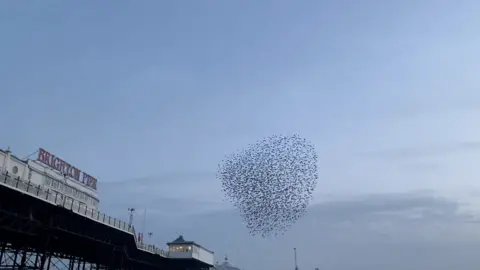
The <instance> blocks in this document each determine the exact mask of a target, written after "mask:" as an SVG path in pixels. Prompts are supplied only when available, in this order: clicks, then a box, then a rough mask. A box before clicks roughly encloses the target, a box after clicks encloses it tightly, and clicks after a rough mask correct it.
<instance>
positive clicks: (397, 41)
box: [0, 0, 480, 270]
mask: <svg viewBox="0 0 480 270" xmlns="http://www.w3.org/2000/svg"><path fill="white" fill-rule="evenodd" d="M479 11H480V3H479V2H477V1H443V0H438V1H433V0H431V1H429V0H425V1H375V0H365V1H347V0H345V1H313V0H311V1H310V0H304V1H295V2H293V1H281V0H278V1H267V0H262V1H258V0H257V1H147V0H143V1H81V2H66V1H49V2H48V3H47V2H46V1H35V2H33V1H28V2H27V1H4V2H1V3H0V33H2V36H1V43H2V46H1V48H2V49H1V50H0V59H1V61H0V91H1V92H0V93H1V97H2V100H3V102H2V104H3V112H4V113H3V115H4V117H3V122H4V127H5V129H4V130H3V132H1V133H0V147H2V148H6V147H7V146H11V147H12V149H13V151H14V153H16V154H17V155H19V156H26V155H28V154H30V153H31V152H33V151H35V150H36V149H37V148H38V147H44V148H45V149H47V150H49V151H51V152H53V153H55V154H57V155H59V156H61V157H62V158H64V159H65V160H67V161H69V162H70V163H72V164H74V165H75V166H78V167H79V168H81V169H82V170H84V171H86V172H87V173H89V174H91V175H94V176H96V177H97V178H98V181H99V192H100V199H101V204H102V206H101V207H102V209H104V210H105V211H107V212H110V213H115V214H116V215H119V216H125V219H126V218H127V213H126V211H125V209H124V208H126V207H129V206H127V205H123V204H121V203H122V202H121V201H119V196H123V197H125V196H127V197H128V196H132V197H133V199H131V200H130V201H131V204H136V206H137V207H140V208H143V207H147V208H148V209H149V211H150V212H152V214H149V220H150V219H155V218H157V219H158V218H160V217H161V218H163V219H167V220H176V218H180V217H179V216H184V218H189V217H191V215H193V214H196V215H199V214H205V213H206V212H212V211H220V210H221V209H224V208H228V207H229V205H227V204H225V203H224V202H223V201H222V195H221V193H220V185H219V183H218V181H217V180H216V179H215V177H214V176H215V170H216V168H217V164H218V163H219V162H220V161H221V159H222V157H223V156H224V155H225V154H227V153H230V152H232V151H235V150H236V149H238V148H241V147H244V146H246V145H247V144H249V143H252V142H255V141H256V140H258V139H261V138H263V137H265V136H269V135H271V134H276V133H287V134H288V133H299V134H301V135H302V136H304V137H307V138H308V139H310V140H311V141H313V142H314V143H315V144H316V147H317V150H318V152H319V159H320V168H321V171H320V181H319V185H318V188H317V190H316V193H315V202H316V203H322V202H325V201H332V200H333V201H338V200H340V201H341V200H351V199H352V198H356V196H369V194H399V193H409V192H417V191H418V190H421V191H427V190H428V191H429V192H431V193H434V194H436V195H435V196H442V197H445V198H448V199H449V200H452V201H454V202H455V203H458V204H459V206H458V208H459V210H458V211H467V212H469V213H470V212H475V211H477V210H478V207H480V204H479V203H478V202H477V201H478V199H476V197H477V196H478V194H479V193H478V192H477V190H478V187H479V184H478V178H479V176H480V170H479V169H478V166H477V163H478V161H479V160H480V155H479V150H480V140H479V137H480V128H478V124H477V123H478V119H479V117H480V91H478V88H479V85H480V77H479V76H477V74H478V72H479V71H480V69H479V65H478V63H479V62H480V50H478V48H480V28H478V25H479V23H480V19H478V14H479ZM119 194H121V195H119ZM429 194H430V193H429ZM135 198H137V199H135ZM382 198H383V197H382ZM162 204H163V205H167V204H169V205H172V206H171V207H167V208H162V207H159V205H162ZM119 205H120V206H119ZM155 213H156V214H155ZM173 216H175V217H173ZM152 222H154V221H152ZM172 224H174V222H172ZM157 225H158V224H157ZM158 226H160V225H158ZM165 226H167V225H165ZM172 226H173V225H172ZM225 226H226V225H225ZM399 226H400V225H399ZM167 227H168V226H167ZM185 230H186V231H188V230H187V229H185ZM452 230H453V229H452ZM193 231H195V230H193ZM175 233H176V232H175V229H171V234H175ZM299 233H300V232H299ZM157 237H160V236H157ZM186 237H187V238H192V237H193V238H195V237H201V236H198V235H193V236H191V237H188V236H186ZM164 238H166V239H165V240H171V239H169V238H170V236H165V237H163V236H162V238H158V239H157V240H158V241H160V240H161V241H163V240H164ZM172 238H173V236H172ZM206 241H210V242H209V244H211V245H213V246H214V247H213V248H212V249H214V248H215V247H217V248H219V249H228V245H223V246H222V245H220V244H218V243H216V242H215V241H213V240H208V239H207V240H206ZM252 241H253V240H252ZM255 241H257V240H255ZM332 241H333V240H332ZM249 245H251V243H249V242H246V243H245V246H249ZM412 245H413V244H412ZM221 252H223V251H221ZM225 252H227V251H225ZM239 253H240V251H237V256H238V258H239V259H238V263H239V264H242V263H243V264H244V265H245V267H247V266H248V263H249V261H248V259H245V260H243V261H242V260H241V259H240V258H242V256H244V255H241V254H239ZM232 256H234V255H233V254H232ZM245 256H246V255H245ZM312 256H313V255H312ZM432 256H433V255H432ZM437 257H438V256H437ZM340 261H341V260H340ZM280 265H281V264H280ZM312 265H313V263H312ZM334 265H335V262H332V266H334ZM366 265H369V264H368V263H366ZM404 266H405V267H406V268H408V266H409V265H408V263H406V264H405V265H404ZM410 266H411V265H410ZM263 267H264V268H265V269H266V270H268V269H269V268H268V266H263ZM272 267H273V266H272ZM418 267H420V266H418ZM267 268H268V269H267ZM272 269H273V268H272ZM398 269H403V268H398ZM408 269H413V268H408ZM418 269H421V268H418ZM437 269H440V268H437ZM465 269H470V268H465Z"/></svg>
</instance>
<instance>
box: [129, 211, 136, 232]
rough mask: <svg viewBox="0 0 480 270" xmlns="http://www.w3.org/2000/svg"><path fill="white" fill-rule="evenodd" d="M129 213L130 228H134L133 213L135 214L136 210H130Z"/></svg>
mask: <svg viewBox="0 0 480 270" xmlns="http://www.w3.org/2000/svg"><path fill="white" fill-rule="evenodd" d="M128 211H129V212H130V219H129V220H128V226H130V227H132V223H133V213H134V212H135V208H128Z"/></svg>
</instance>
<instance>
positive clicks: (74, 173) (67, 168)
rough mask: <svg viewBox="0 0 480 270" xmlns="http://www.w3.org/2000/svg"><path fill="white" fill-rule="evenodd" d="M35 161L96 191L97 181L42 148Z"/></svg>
mask: <svg viewBox="0 0 480 270" xmlns="http://www.w3.org/2000/svg"><path fill="white" fill-rule="evenodd" d="M37 160H38V161H40V162H41V163H43V164H45V165H47V166H48V167H50V168H52V169H54V170H57V171H59V172H61V173H62V174H63V175H67V176H70V177H71V178H73V179H75V180H77V181H78V182H80V183H83V184H85V185H87V186H88V187H91V188H93V189H95V190H96V189H97V179H96V178H95V177H93V176H90V175H89V174H87V173H85V172H82V171H81V170H80V169H77V168H75V167H74V166H72V165H70V164H69V163H67V162H66V161H64V160H62V159H61V158H59V157H57V156H55V155H52V154H50V153H49V152H47V151H45V150H44V149H43V148H40V150H39V151H38V157H37Z"/></svg>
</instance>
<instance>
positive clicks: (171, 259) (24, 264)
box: [0, 148, 214, 270]
mask: <svg viewBox="0 0 480 270" xmlns="http://www.w3.org/2000/svg"><path fill="white" fill-rule="evenodd" d="M99 204H100V200H99V197H98V191H97V179H96V178H95V177H94V176H92V175H91V174H89V173H87V172H84V171H82V170H81V169H80V168H79V167H76V166H74V165H73V164H70V163H69V162H67V161H65V160H63V159H61V158H60V157H58V156H56V155H54V154H52V153H50V152H48V151H46V150H45V149H42V148H40V149H39V150H38V151H37V152H36V158H35V159H28V158H27V159H21V158H18V157H17V156H15V155H14V154H12V153H11V151H10V149H8V150H0V269H56V268H53V267H51V266H52V265H53V264H54V263H53V262H52V261H53V259H57V261H61V262H62V263H63V264H66V266H65V267H60V268H59V267H57V269H165V270H187V269H189V270H194V269H209V268H211V267H213V266H214V253H213V252H212V251H210V250H208V249H206V248H204V247H202V246H201V245H199V244H197V243H195V242H193V241H185V240H184V239H183V237H182V236H180V237H178V238H177V239H175V240H174V241H172V242H170V243H167V249H162V248H159V247H158V246H156V245H153V244H151V243H145V242H144V239H143V237H141V234H139V233H138V232H136V231H135V228H134V227H133V226H132V224H131V222H129V223H127V222H124V221H122V220H119V219H118V218H114V217H111V216H108V215H107V214H105V213H101V212H99ZM65 261H68V263H66V262H65Z"/></svg>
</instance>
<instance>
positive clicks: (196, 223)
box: [105, 190, 480, 270]
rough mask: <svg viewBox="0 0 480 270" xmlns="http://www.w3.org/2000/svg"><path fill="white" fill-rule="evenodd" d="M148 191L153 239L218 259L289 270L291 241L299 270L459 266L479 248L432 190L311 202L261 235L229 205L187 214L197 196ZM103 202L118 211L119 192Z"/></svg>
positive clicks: (477, 232)
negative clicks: (286, 227)
mask: <svg viewBox="0 0 480 270" xmlns="http://www.w3.org/2000/svg"><path fill="white" fill-rule="evenodd" d="M152 191H153V190H152ZM126 193H127V192H125V193H124V194H126ZM152 193H154V192H149V193H145V194H144V196H143V197H145V199H142V200H145V201H148V200H150V199H148V197H152V196H153V197H156V199H155V202H157V203H156V204H152V205H148V211H149V212H148V213H149V215H148V222H147V223H148V224H147V227H148V228H149V229H147V230H148V231H153V232H154V237H153V240H154V241H155V242H156V244H162V243H165V242H167V241H169V240H172V239H173V238H175V237H176V236H177V234H183V235H184V236H185V237H186V238H187V239H191V240H194V241H197V242H198V243H200V244H202V245H205V246H206V247H208V248H210V249H212V250H214V251H215V252H216V256H217V258H218V259H220V260H221V258H222V257H223V256H224V255H225V254H228V255H229V259H230V261H231V262H232V263H233V264H235V265H237V266H239V267H241V268H242V269H252V270H254V269H262V270H270V269H271V270H273V269H291V268H292V267H293V257H292V256H293V254H292V248H293V247H296V248H297V249H298V252H299V254H298V257H299V265H300V269H313V268H315V267H319V268H321V269H322V268H323V269H340V270H343V269H352V268H355V269H372V268H374V269H380V268H389V269H393V270H402V269H439V270H442V269H452V268H455V269H462V270H464V269H476V267H478V265H479V264H480V258H478V256H477V255H476V254H475V252H474V250H475V249H478V248H480V241H479V240H480V229H478V228H477V227H478V224H476V222H475V221H474V220H475V219H473V218H472V217H473V216H472V215H471V214H466V213H463V212H462V211H461V205H460V203H458V202H456V201H453V200H450V199H447V198H444V197H441V196H438V195H436V194H435V193H434V192H432V191H418V192H410V193H396V194H372V195H365V196H359V197H352V198H347V199H342V200H336V201H327V202H324V203H321V204H315V205H313V206H311V207H310V208H309V211H308V214H307V215H306V216H305V217H303V218H302V219H301V220H299V221H298V222H297V223H296V224H295V225H294V226H293V227H292V228H291V230H290V231H288V232H287V233H286V234H285V235H282V236H278V237H276V238H266V239H261V238H259V237H252V236H249V235H248V232H247V230H246V229H245V227H244V225H243V224H242V220H241V219H240V217H239V215H238V213H237V212H236V211H234V210H231V209H229V210H219V211H209V212H201V211H200V212H196V213H192V212H191V211H186V209H187V208H188V207H196V203H198V202H195V201H192V202H191V203H190V204H188V203H187V204H188V205H185V204H183V203H179V202H188V198H180V199H178V200H177V201H175V200H170V199H165V200H162V199H161V198H162V196H161V195H158V196H157V195H154V194H152ZM135 200H137V197H135V199H131V201H132V202H133V201H135ZM105 201H106V203H107V204H108V209H106V210H108V211H113V212H115V211H117V212H118V209H115V208H117V207H119V205H121V203H122V201H124V199H122V197H108V198H107V199H106V200H105ZM117 203H118V204H117ZM165 205H167V206H168V207H167V208H169V209H170V210H169V211H166V210H165V209H166V207H165ZM187 206H188V207H187ZM121 207H124V206H121ZM121 211H123V210H121ZM174 212H175V213H176V214H174V215H172V213H174ZM138 223H139V221H138V220H137V224H138Z"/></svg>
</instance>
